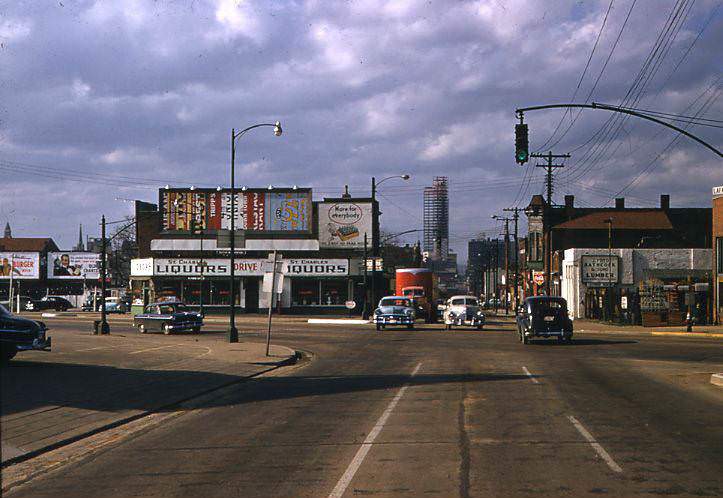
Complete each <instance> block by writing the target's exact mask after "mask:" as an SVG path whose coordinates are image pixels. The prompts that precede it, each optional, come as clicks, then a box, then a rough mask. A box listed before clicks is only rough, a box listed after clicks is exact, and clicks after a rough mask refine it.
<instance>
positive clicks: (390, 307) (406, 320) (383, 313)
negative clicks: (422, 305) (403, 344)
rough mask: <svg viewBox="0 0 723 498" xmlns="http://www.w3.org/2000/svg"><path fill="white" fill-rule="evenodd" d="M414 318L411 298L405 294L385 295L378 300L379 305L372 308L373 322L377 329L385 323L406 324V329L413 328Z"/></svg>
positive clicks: (415, 315) (384, 325) (415, 316)
mask: <svg viewBox="0 0 723 498" xmlns="http://www.w3.org/2000/svg"><path fill="white" fill-rule="evenodd" d="M416 318H417V312H416V310H415V304H414V301H413V300H412V299H409V298H408V297H405V296H387V297H383V298H382V299H381V300H380V301H379V306H378V307H377V309H375V310H374V317H373V322H374V323H375V324H376V326H377V330H381V329H383V328H386V326H387V325H406V326H407V328H408V329H413V328H414V320H415V319H416Z"/></svg>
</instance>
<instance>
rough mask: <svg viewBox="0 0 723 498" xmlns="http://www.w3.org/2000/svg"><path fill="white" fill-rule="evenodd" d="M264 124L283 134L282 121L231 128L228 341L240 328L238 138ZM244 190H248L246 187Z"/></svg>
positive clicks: (277, 133) (236, 335)
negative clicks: (236, 180)
mask: <svg viewBox="0 0 723 498" xmlns="http://www.w3.org/2000/svg"><path fill="white" fill-rule="evenodd" d="M262 126H270V127H272V128H273V129H274V135H276V136H277V137H280V136H281V133H282V130H281V123H280V122H278V121H277V122H276V123H259V124H255V125H253V126H249V127H248V128H244V129H243V130H241V131H239V132H238V133H236V130H235V129H233V128H232V129H231V275H230V278H229V279H230V286H231V288H230V289H229V291H230V293H229V294H230V299H231V310H230V316H229V329H228V342H238V329H237V328H236V282H235V278H236V207H235V204H236V184H235V173H236V140H237V139H238V138H241V137H242V136H243V135H244V134H245V133H246V132H247V131H250V130H253V129H254V128H261V127H262ZM243 190H246V189H245V188H244V189H243Z"/></svg>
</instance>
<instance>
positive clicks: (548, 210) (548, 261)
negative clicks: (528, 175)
mask: <svg viewBox="0 0 723 498" xmlns="http://www.w3.org/2000/svg"><path fill="white" fill-rule="evenodd" d="M530 157H536V158H538V159H546V160H547V164H535V167H536V168H545V170H546V174H545V183H546V185H547V199H546V201H547V205H546V206H545V215H544V226H545V270H546V271H545V289H546V294H547V295H548V296H549V295H551V280H552V243H551V240H550V238H551V233H552V230H551V228H552V226H551V220H550V215H551V214H552V192H553V183H552V182H553V178H552V170H553V169H555V168H562V167H564V166H565V165H564V164H553V163H552V160H553V159H567V158H569V157H570V154H553V153H552V152H551V151H550V152H548V153H547V154H530Z"/></svg>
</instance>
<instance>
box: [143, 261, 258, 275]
mask: <svg viewBox="0 0 723 498" xmlns="http://www.w3.org/2000/svg"><path fill="white" fill-rule="evenodd" d="M234 261H235V265H236V271H235V272H234V273H235V274H236V276H239V277H248V276H262V275H263V274H264V260H263V259H235V260H234ZM230 274H231V260H230V259H224V258H204V259H202V260H201V259H198V258H155V259H154V260H153V275H156V276H163V275H165V276H176V277H200V276H201V275H203V276H207V277H219V276H228V275H230Z"/></svg>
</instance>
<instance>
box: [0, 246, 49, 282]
mask: <svg viewBox="0 0 723 498" xmlns="http://www.w3.org/2000/svg"><path fill="white" fill-rule="evenodd" d="M11 274H12V278H13V279H16V278H17V279H24V280H30V279H37V278H40V253H37V252H0V279H4V280H10V276H11Z"/></svg>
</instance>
